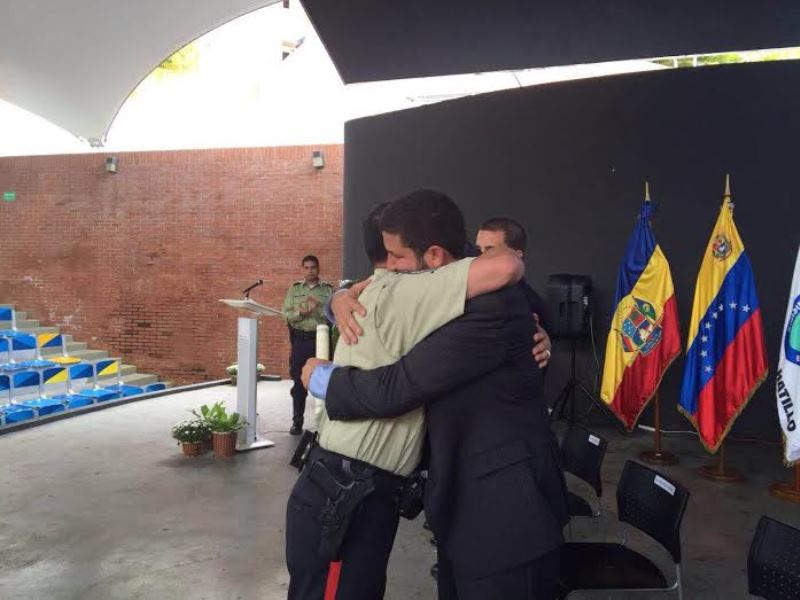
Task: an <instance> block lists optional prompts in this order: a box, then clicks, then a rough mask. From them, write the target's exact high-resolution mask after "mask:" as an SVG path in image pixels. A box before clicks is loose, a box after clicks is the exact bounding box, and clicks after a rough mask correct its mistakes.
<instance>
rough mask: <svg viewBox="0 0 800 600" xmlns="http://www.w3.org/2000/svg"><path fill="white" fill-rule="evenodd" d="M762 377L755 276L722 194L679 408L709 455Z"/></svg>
mask: <svg viewBox="0 0 800 600" xmlns="http://www.w3.org/2000/svg"><path fill="white" fill-rule="evenodd" d="M766 377H767V354H766V347H765V343H764V327H763V324H762V322H761V309H760V306H759V303H758V296H757V295H756V285H755V280H754V279H753V270H752V268H751V266H750V259H748V257H747V254H745V251H744V244H743V243H742V238H740V237H739V231H738V230H737V229H736V224H735V223H734V222H733V204H732V203H731V202H730V194H729V193H728V192H727V191H726V195H725V200H724V201H723V203H722V208H721V209H720V212H719V218H718V219H717V223H716V225H714V231H713V233H712V234H711V239H709V240H708V246H707V247H706V252H705V254H704V256H703V262H702V264H701V265H700V273H698V275H697V287H696V288H695V292H694V303H693V304H692V320H691V323H690V325H689V339H688V341H687V344H686V366H685V368H684V371H683V382H682V384H681V399H680V404H679V405H678V410H679V411H680V412H682V413H683V414H684V415H686V417H687V418H688V419H689V420H690V421H691V422H692V425H694V427H695V429H697V432H698V434H699V435H700V440H701V441H702V443H703V445H704V446H705V447H706V449H707V450H708V451H709V452H712V453H714V452H716V451H717V450H718V449H719V447H720V445H721V444H722V442H723V441H724V439H725V436H726V435H727V434H728V431H729V430H730V428H731V427H732V426H733V423H734V421H735V420H736V417H738V416H739V413H740V412H741V411H742V410H743V409H744V407H745V406H746V405H747V402H748V401H749V400H750V397H751V396H752V395H753V394H754V393H755V391H756V389H758V386H759V385H761V383H762V382H763V381H764V379H765V378H766Z"/></svg>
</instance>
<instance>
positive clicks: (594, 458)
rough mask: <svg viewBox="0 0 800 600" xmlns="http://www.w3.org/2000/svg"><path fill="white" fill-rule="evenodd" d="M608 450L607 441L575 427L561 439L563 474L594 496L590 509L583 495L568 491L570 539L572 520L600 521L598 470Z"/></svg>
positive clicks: (600, 503) (601, 488)
mask: <svg viewBox="0 0 800 600" xmlns="http://www.w3.org/2000/svg"><path fill="white" fill-rule="evenodd" d="M606 450H608V442H607V441H606V440H605V439H604V438H602V437H600V436H599V435H596V434H594V433H592V432H591V431H589V430H587V429H584V428H583V427H581V426H579V425H571V426H570V428H569V429H567V431H566V432H565V433H564V437H562V438H561V465H562V466H563V468H564V472H565V473H571V474H572V475H574V476H575V477H577V478H578V479H580V480H581V481H583V482H585V483H587V484H588V485H589V486H591V488H592V490H593V491H594V494H595V497H594V500H593V503H594V507H593V506H592V504H590V503H589V502H588V501H587V500H586V499H585V498H584V497H583V496H580V495H578V494H576V493H575V492H573V491H572V490H569V491H568V492H567V502H568V509H569V516H570V525H569V531H570V538H572V537H573V536H572V519H573V518H585V519H602V517H603V504H602V502H601V499H602V497H603V480H602V477H601V471H602V468H603V460H604V459H605V457H606Z"/></svg>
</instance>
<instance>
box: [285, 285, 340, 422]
mask: <svg viewBox="0 0 800 600" xmlns="http://www.w3.org/2000/svg"><path fill="white" fill-rule="evenodd" d="M331 294H333V286H332V285H331V284H329V283H326V282H324V281H317V282H316V283H314V284H308V283H306V282H305V280H300V281H297V282H295V283H294V284H292V286H291V287H290V288H289V290H288V291H287V292H286V299H285V300H284V302H283V314H284V317H285V318H286V322H287V324H288V326H289V341H290V342H291V345H292V352H291V354H290V356H289V375H290V376H291V378H292V381H294V385H293V386H292V390H291V392H290V393H291V396H292V404H293V414H292V433H300V431H301V430H302V427H303V413H304V412H305V408H306V397H307V396H308V391H307V390H306V388H305V386H303V382H302V381H301V379H300V375H301V374H302V371H303V365H304V364H305V363H306V361H307V360H308V359H309V358H312V357H313V356H315V355H316V335H317V333H316V332H317V325H320V324H327V322H328V321H327V319H326V318H325V316H324V315H323V313H322V309H323V308H324V306H325V304H326V303H327V302H328V300H330V297H331ZM309 298H313V299H314V300H316V306H314V308H313V310H312V311H311V312H310V313H309V314H307V315H302V314H300V311H301V310H303V311H305V310H306V309H307V308H308V307H309Z"/></svg>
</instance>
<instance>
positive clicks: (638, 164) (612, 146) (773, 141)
mask: <svg viewBox="0 0 800 600" xmlns="http://www.w3.org/2000/svg"><path fill="white" fill-rule="evenodd" d="M799 94H800V63H798V62H784V63H768V64H751V65H732V66H724V67H713V68H699V69H687V70H670V71H658V72H652V73H646V74H635V75H625V76H618V77H608V78H602V79H595V80H584V81H579V82H568V83H558V84H551V85H547V86H539V87H531V88H525V89H515V90H510V91H504V92H499V93H494V94H488V95H481V96H473V97H469V98H464V99H459V100H454V101H450V102H443V103H440V104H435V105H430V106H425V107H421V108H417V109H413V110H407V111H401V112H396V113H390V114H386V115H380V116H376V117H370V118H365V119H359V120H356V121H352V122H349V123H348V124H347V126H346V128H345V149H346V161H345V182H344V220H345V254H344V256H345V274H346V275H347V276H351V277H352V276H359V275H363V274H364V273H366V272H367V271H368V263H367V260H366V258H365V256H364V252H363V250H362V248H361V240H360V236H361V234H360V223H361V220H362V218H363V217H364V215H365V214H366V213H367V211H368V210H369V209H370V207H371V206H373V205H374V204H375V203H377V202H381V201H384V200H387V199H392V198H393V197H396V196H398V195H400V194H402V193H405V192H408V191H411V190H413V189H416V188H420V187H432V188H436V189H440V190H442V191H444V192H446V193H448V194H450V195H452V197H453V198H455V199H456V200H457V202H458V203H459V204H460V206H461V207H462V209H463V211H464V214H465V217H466V220H467V226H468V227H469V229H470V231H471V232H472V233H474V231H475V229H476V227H477V226H478V224H479V223H480V222H481V221H482V220H484V219H485V218H488V217H492V216H498V215H507V216H511V217H514V218H516V219H518V220H520V221H521V222H522V223H523V224H524V225H525V226H526V228H527V230H528V235H529V247H528V253H527V273H528V278H529V280H530V281H531V283H532V284H533V286H534V287H535V288H536V289H537V290H538V291H539V292H540V293H541V294H542V295H545V293H546V281H547V276H548V275H549V274H552V273H580V274H588V275H590V276H591V277H592V279H593V282H594V286H595V297H594V300H595V302H594V306H595V318H594V330H595V345H596V352H597V357H598V360H599V363H600V366H601V368H602V362H603V353H604V349H605V340H606V335H607V333H608V321H609V317H610V312H611V310H612V306H611V302H612V301H613V294H614V287H615V284H616V275H617V268H618V265H619V262H620V259H621V258H622V254H623V252H624V250H625V245H626V243H627V241H628V237H629V236H630V234H631V231H632V227H633V224H634V219H635V216H636V214H637V212H638V210H639V206H640V204H641V201H642V199H643V194H644V181H645V179H647V180H648V181H649V182H650V186H651V193H652V196H653V199H654V200H655V201H656V203H657V205H658V209H659V212H658V214H657V215H656V216H655V218H654V220H653V226H654V229H655V232H656V237H657V240H658V242H659V243H660V245H661V247H662V248H663V250H664V252H665V253H666V256H667V258H668V259H669V261H670V264H671V267H672V275H673V279H674V282H675V288H676V293H677V297H678V303H679V311H680V319H681V330H682V332H683V335H682V337H683V343H684V346H685V338H686V331H687V328H688V324H689V318H690V316H691V303H692V298H693V293H694V287H695V281H696V277H697V272H698V269H699V266H700V261H701V258H702V254H703V252H704V250H705V246H706V243H707V241H708V238H709V236H710V234H711V230H712V227H713V225H714V222H715V220H716V218H717V215H718V212H719V208H720V205H721V201H722V193H723V184H724V175H725V173H730V174H731V182H732V190H733V196H734V201H735V202H736V211H735V219H736V223H737V225H738V227H739V231H740V234H741V236H742V238H743V240H744V243H745V246H746V249H747V252H748V253H749V255H750V259H751V261H752V264H753V268H754V273H755V280H756V285H757V289H758V294H759V298H760V301H761V307H762V311H763V317H764V323H765V326H766V341H767V348H768V353H769V359H770V374H769V377H768V379H767V381H766V382H765V383H764V384H763V385H762V387H761V388H760V390H759V392H758V393H757V394H756V395H755V397H754V398H753V399H752V400H751V402H750V405H749V407H748V408H747V409H746V410H745V411H744V413H743V414H742V416H741V417H740V419H739V421H738V423H737V426H736V427H735V428H734V430H733V434H734V435H738V436H756V437H759V438H762V439H768V440H778V439H779V429H778V425H777V416H776V410H775V400H774V398H775V396H774V390H775V380H774V376H775V365H776V362H777V356H778V348H779V346H778V344H779V340H780V336H781V328H782V326H783V319H784V315H785V310H786V304H787V302H788V294H789V286H790V282H791V281H790V280H791V275H792V269H793V265H794V259H795V255H796V251H797V247H798V242H800V194H799V193H798V186H800V182H799V179H800V173H798V167H797V165H798V158H797V156H798V139H800V111H798V101H797V98H798V97H800V96H799ZM568 349H569V345H568V344H567V343H565V342H562V343H560V344H559V345H558V346H557V348H556V352H555V353H554V360H553V366H552V368H551V369H550V371H549V373H548V376H547V391H548V399H549V401H551V402H552V400H553V399H554V397H555V396H556V394H557V393H558V391H559V389H560V388H561V386H562V385H563V384H564V382H565V381H566V378H567V370H568V366H569V360H568V357H569V354H568ZM578 363H579V366H578V370H579V376H580V377H581V379H583V380H584V381H585V382H587V383H588V384H589V385H590V387H591V386H593V385H594V379H595V375H596V367H595V364H594V358H593V352H592V346H591V344H590V343H589V342H585V343H582V344H581V346H580V354H579V358H578ZM682 371H683V357H681V358H679V359H678V360H676V361H675V363H673V366H672V367H671V369H670V370H669V372H668V373H667V375H666V377H665V378H664V381H663V384H662V388H661V389H662V405H663V413H664V415H665V425H664V426H665V428H669V429H673V428H681V429H685V428H688V426H689V425H688V422H687V421H686V420H685V419H684V418H683V417H682V416H680V415H678V414H677V412H676V410H675V405H676V403H677V399H678V393H679V386H680V379H681V373H682ZM642 422H644V423H649V422H651V418H650V415H649V411H648V412H647V413H645V415H644V417H643V420H642Z"/></svg>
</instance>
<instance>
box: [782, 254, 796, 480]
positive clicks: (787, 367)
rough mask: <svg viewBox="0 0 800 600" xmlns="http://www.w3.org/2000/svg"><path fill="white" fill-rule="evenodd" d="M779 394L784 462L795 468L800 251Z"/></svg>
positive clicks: (785, 331)
mask: <svg viewBox="0 0 800 600" xmlns="http://www.w3.org/2000/svg"><path fill="white" fill-rule="evenodd" d="M776 393H777V396H778V417H779V418H780V421H781V429H782V430H783V440H784V461H785V462H786V464H787V465H788V466H792V465H793V464H795V463H797V462H799V461H800V426H799V425H800V422H799V421H800V248H798V250H797V260H796V261H795V265H794V277H793V278H792V290H791V292H790V293H789V308H788V309H787V310H786V321H785V323H784V325H783V331H782V335H781V358H780V361H779V362H778V377H777V380H776Z"/></svg>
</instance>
